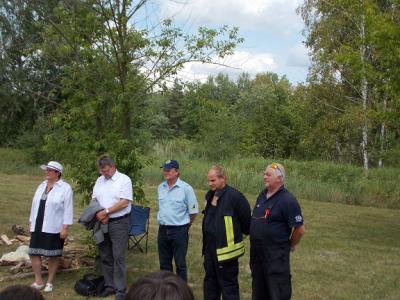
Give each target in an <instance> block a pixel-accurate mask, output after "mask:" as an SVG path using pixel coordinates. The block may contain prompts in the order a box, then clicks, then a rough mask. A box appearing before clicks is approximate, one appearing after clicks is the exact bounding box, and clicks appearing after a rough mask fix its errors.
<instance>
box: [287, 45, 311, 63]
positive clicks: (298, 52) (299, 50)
mask: <svg viewBox="0 0 400 300" xmlns="http://www.w3.org/2000/svg"><path fill="white" fill-rule="evenodd" d="M286 64H287V66H288V67H300V68H304V67H308V66H309V65H310V58H309V56H308V50H307V48H306V46H305V45H304V44H303V43H298V44H296V45H295V46H293V47H292V48H290V49H289V51H288V55H287V61H286Z"/></svg>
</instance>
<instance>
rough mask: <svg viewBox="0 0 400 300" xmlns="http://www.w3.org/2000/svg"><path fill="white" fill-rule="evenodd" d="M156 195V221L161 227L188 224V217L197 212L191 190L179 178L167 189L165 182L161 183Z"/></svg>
mask: <svg viewBox="0 0 400 300" xmlns="http://www.w3.org/2000/svg"><path fill="white" fill-rule="evenodd" d="M157 194H158V214H157V220H158V222H159V223H160V224H161V225H175V226H178V225H185V224H189V222H190V217H189V215H192V214H197V213H198V212H199V204H198V203H197V199H196V195H195V194H194V191H193V188H192V187H191V186H190V185H189V184H187V183H186V182H184V181H183V180H180V179H179V178H178V180H177V181H176V182H175V184H174V185H173V186H172V187H171V188H169V187H168V183H167V181H164V182H162V183H161V184H160V185H159V186H158V189H157Z"/></svg>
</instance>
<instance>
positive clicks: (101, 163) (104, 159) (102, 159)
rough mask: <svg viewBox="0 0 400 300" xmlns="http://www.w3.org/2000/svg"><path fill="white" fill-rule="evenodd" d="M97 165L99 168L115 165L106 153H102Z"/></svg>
mask: <svg viewBox="0 0 400 300" xmlns="http://www.w3.org/2000/svg"><path fill="white" fill-rule="evenodd" d="M97 165H98V166H99V168H104V167H105V166H110V167H113V166H115V162H114V160H113V159H112V158H111V157H110V156H108V155H102V156H100V157H99V159H98V160H97Z"/></svg>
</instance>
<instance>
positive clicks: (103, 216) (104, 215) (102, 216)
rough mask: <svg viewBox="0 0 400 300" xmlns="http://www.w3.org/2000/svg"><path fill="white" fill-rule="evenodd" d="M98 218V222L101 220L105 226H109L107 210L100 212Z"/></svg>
mask: <svg viewBox="0 0 400 300" xmlns="http://www.w3.org/2000/svg"><path fill="white" fill-rule="evenodd" d="M96 218H97V220H99V221H100V222H101V223H103V224H107V223H108V219H109V218H108V215H107V213H106V210H105V209H103V210H101V211H99V212H98V213H97V214H96Z"/></svg>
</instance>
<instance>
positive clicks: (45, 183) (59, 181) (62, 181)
mask: <svg viewBox="0 0 400 300" xmlns="http://www.w3.org/2000/svg"><path fill="white" fill-rule="evenodd" d="M63 183H64V180H62V178H60V179H58V180H57V181H56V182H55V184H56V185H57V186H62V184H63ZM43 186H47V179H46V180H45V181H44V182H43Z"/></svg>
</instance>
